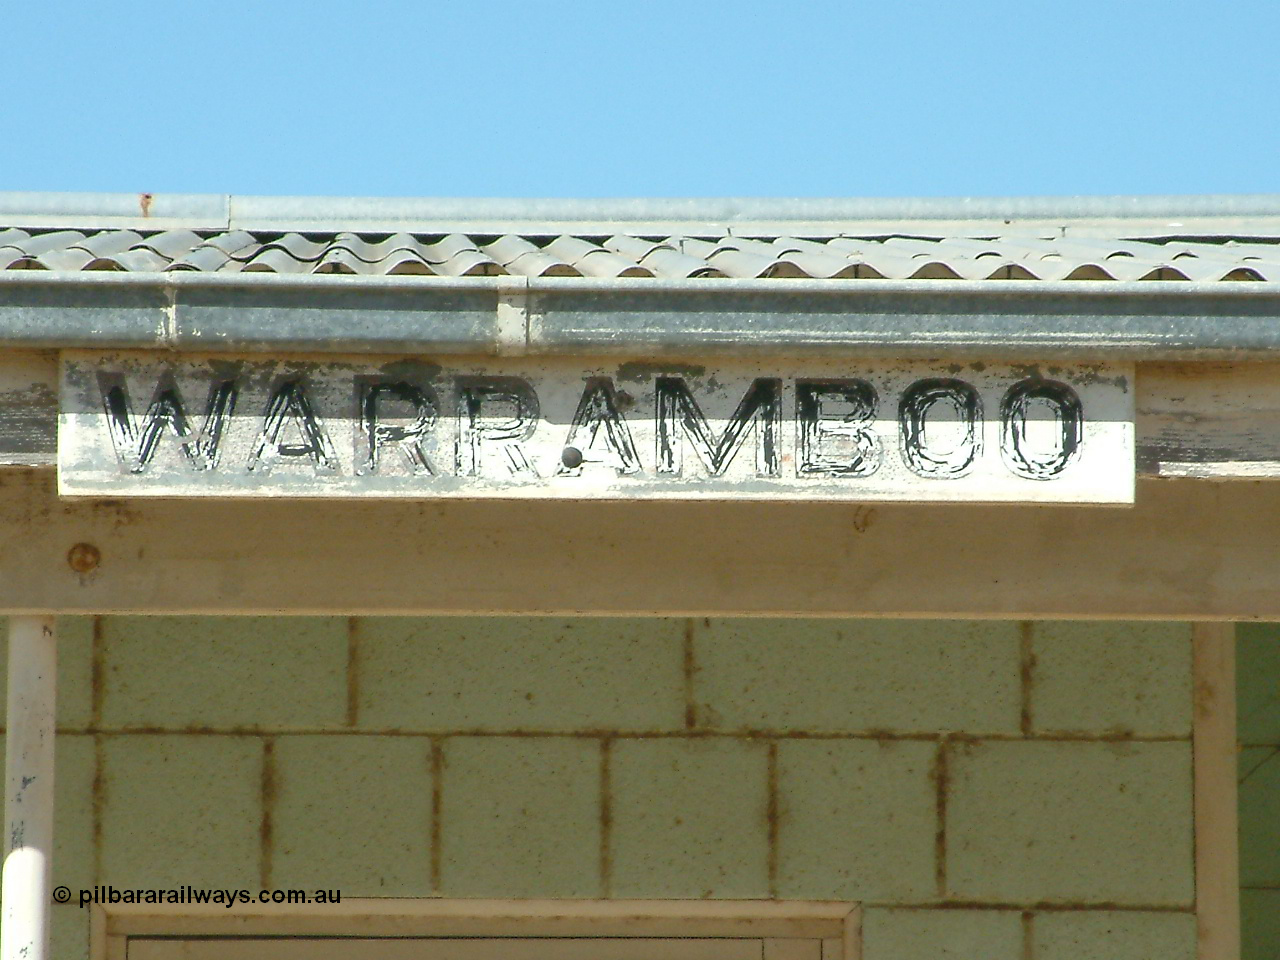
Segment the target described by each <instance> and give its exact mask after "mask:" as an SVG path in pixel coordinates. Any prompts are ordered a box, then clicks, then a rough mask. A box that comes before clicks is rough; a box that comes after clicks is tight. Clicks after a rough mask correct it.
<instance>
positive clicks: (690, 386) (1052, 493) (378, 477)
mask: <svg viewBox="0 0 1280 960" xmlns="http://www.w3.org/2000/svg"><path fill="white" fill-rule="evenodd" d="M1132 383H1133V371H1132V369H1131V368H1123V367H1098V366H1084V365H1082V366H1076V367H1057V366H1055V367H1052V368H1039V367H1033V366H1027V365H1026V364H1017V365H1014V364H1005V365H1001V364H998V363H985V364H983V363H975V364H970V365H966V366H963V367H962V366H959V365H957V364H954V363H948V364H942V363H927V362H901V363H896V362H885V361H869V362H866V363H850V362H847V361H823V360H818V361H812V360H804V361H800V360H794V361H777V362H769V361H755V360H741V361H732V360H730V361H723V362H717V363H715V364H714V365H710V364H708V365H690V364H688V363H677V362H673V363H670V364H664V363H662V362H660V361H658V362H655V361H645V362H643V363H640V362H629V363H627V362H623V363H619V362H617V361H609V360H600V361H598V362H591V361H587V362H583V361H580V360H577V359H574V360H567V359H566V360H562V359H554V360H553V359H548V360H540V361H534V360H520V361H514V360H513V361H497V360H490V359H476V360H465V359H462V360H460V359H452V358H451V359H449V360H448V361H444V360H441V361H440V362H436V361H433V360H426V359H422V360H388V361H385V362H378V361H366V360H352V361H346V360H342V361H333V360H327V359H305V360H304V359H292V358H271V359H263V358H244V359H240V360H234V359H227V358H225V357H217V358H212V357H211V358H197V357H182V358H176V359H175V358H164V357H158V356H157V355H156V354H154V353H132V354H131V353H112V354H96V353H95V354H89V353H80V352H69V353H66V354H64V355H63V358H62V373H61V399H60V405H61V406H60V410H61V415H60V418H59V433H58V477H59V485H60V490H61V492H62V493H63V494H65V495H69V496H110V497H120V496H160V497H198V496H213V497H244V496H249V497H294V496H296V497H358V496H375V497H419V498H431V497H464V498H467V497H517V498H590V499H600V498H605V499H644V498H685V499H742V498H754V499H806V500H807V499H818V500H855V501H870V500H915V501H932V500H955V501H970V502H972V501H993V502H1008V501H1042V502H1075V503H1088V502H1093V503H1131V502H1132V501H1133V489H1134V425H1133V421H1134V399H1133V389H1132Z"/></svg>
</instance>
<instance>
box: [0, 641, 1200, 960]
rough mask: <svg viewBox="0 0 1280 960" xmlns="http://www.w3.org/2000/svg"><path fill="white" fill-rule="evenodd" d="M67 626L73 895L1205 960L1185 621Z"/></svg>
mask: <svg viewBox="0 0 1280 960" xmlns="http://www.w3.org/2000/svg"><path fill="white" fill-rule="evenodd" d="M61 630H62V646H61V661H60V666H59V670H60V674H61V681H62V696H61V700H60V703H59V718H60V727H61V732H60V736H59V743H58V747H59V751H60V753H59V767H58V777H59V781H58V797H59V800H58V810H57V817H58V849H57V852H56V853H57V863H56V868H55V882H57V883H65V884H66V885H67V886H69V887H71V888H72V889H78V888H80V887H88V886H90V885H92V884H94V883H99V884H114V885H116V886H118V887H124V886H128V887H167V886H177V885H185V884H191V885H194V886H211V887H233V888H239V887H245V888H249V889H253V890H256V889H258V888H260V887H275V888H282V887H296V888H310V889H314V888H324V889H335V888H336V889H340V890H341V891H342V893H343V895H344V896H347V897H355V896H397V897H402V896H454V897H690V898H699V897H718V898H725V897H732V898H769V897H778V898H816V899H849V900H859V901H862V902H863V903H864V904H865V905H866V914H865V916H866V921H865V946H866V958H867V960H943V958H966V960H967V958H981V960H1057V958H1068V957H1070V958H1098V960H1146V958H1149V957H1160V958H1161V960H1190V958H1192V957H1194V955H1195V923H1194V916H1193V914H1192V912H1191V911H1192V902H1193V897H1194V892H1193V888H1194V877H1193V864H1192V809H1191V802H1192V783H1191V750H1190V728H1191V708H1190V701H1191V657H1190V630H1189V628H1188V627H1187V626H1185V625H1179V624H1121V623H1089V624H1085V623H1075V624H1068V623H1037V624H1019V623H1014V622H1009V623H999V622H983V623H976V622H972V623H971V622H959V621H936V622H929V621H837V620H823V621H818V620H760V619H725V620H711V621H706V620H683V619H607V620H606V619H569V620H565V619H559V620H557V619H541V618H528V619H463V618H438V619H437V618H432V619H425V618H415V619H395V618H385V619H383V618H379V619H344V618H235V619H205V618H185V617H152V618H141V617H139V618H133V617H108V618H99V619H96V620H95V619H74V618H69V619H66V620H64V621H63V622H62V624H61ZM0 662H2V661H0ZM55 918H56V924H55V932H56V939H57V951H56V955H57V956H59V957H67V958H71V960H75V958H79V957H83V956H84V955H85V943H86V937H87V926H86V920H87V917H86V916H85V914H84V913H83V912H82V911H80V910H79V909H78V908H77V907H76V906H74V905H68V906H65V907H57V908H55Z"/></svg>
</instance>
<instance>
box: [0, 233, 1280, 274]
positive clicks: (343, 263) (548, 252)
mask: <svg viewBox="0 0 1280 960" xmlns="http://www.w3.org/2000/svg"><path fill="white" fill-rule="evenodd" d="M0 270H52V271H84V270H111V271H126V272H131V273H158V272H168V271H200V272H216V273H241V272H243V273H273V274H349V275H362V276H384V275H420V276H423V277H431V276H444V277H466V276H494V275H501V274H509V275H513V276H528V277H559V276H564V277H579V276H581V277H605V278H610V277H662V278H671V279H677V278H678V279H687V278H703V277H706V278H714V277H737V278H769V277H779V278H787V277H810V278H815V279H859V278H870V279H889V280H908V279H910V280H928V279H951V280H955V279H960V280H1191V281H1219V280H1252V281H1259V280H1261V281H1277V280H1280V243H1276V242H1265V241H1261V240H1258V239H1237V238H1229V237H1228V238H1205V239H1185V238H1178V239H1163V240H1156V239H1129V238H1126V237H1123V236H1117V237H1115V238H1114V239H1107V238H1100V237H1093V238H1088V239H1080V238H1073V237H1062V236H1038V235H1034V234H1030V233H1011V234H1010V235H1004V236H970V235H965V234H959V233H957V234H956V235H951V236H919V235H915V234H913V233H910V232H906V231H904V232H902V233H900V234H895V235H876V236H858V235H844V236H834V237H826V238H817V239H814V238H807V237H793V236H774V237H740V236H723V235H719V236H717V235H711V236H705V235H704V236H660V237H653V236H632V235H628V234H626V233H616V234H614V235H612V236H607V237H598V236H575V235H568V234H541V233H534V232H526V233H523V234H506V235H503V236H497V237H494V236H479V235H475V234H463V233H449V234H444V235H435V234H411V233H395V234H391V235H389V236H388V235H385V234H368V233H364V234H361V233H355V232H334V233H327V234H317V233H307V234H302V233H293V232H289V233H276V232H263V231H247V230H228V231H194V230H165V231H160V232H147V231H139V230H127V229H107V230H97V231H90V230H49V231H40V230H28V229H21V228H16V227H11V228H7V229H3V228H0Z"/></svg>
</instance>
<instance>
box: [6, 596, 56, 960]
mask: <svg viewBox="0 0 1280 960" xmlns="http://www.w3.org/2000/svg"><path fill="white" fill-rule="evenodd" d="M57 662H58V655H57V639H56V634H55V631H54V618H53V617H49V616H39V617H30V616H19V617H12V618H10V620H9V703H8V710H7V716H6V721H5V722H6V727H5V802H4V840H5V842H4V878H3V889H2V891H0V900H2V901H3V915H2V916H0V960H48V958H49V955H50V954H49V910H50V905H51V903H52V899H51V898H52V886H51V877H52V876H53V873H52V861H53V753H54V747H53V744H54V705H55V696H56V673H57Z"/></svg>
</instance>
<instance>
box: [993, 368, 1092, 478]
mask: <svg viewBox="0 0 1280 960" xmlns="http://www.w3.org/2000/svg"><path fill="white" fill-rule="evenodd" d="M1035 401H1040V402H1042V403H1044V404H1047V405H1048V406H1049V407H1051V408H1052V409H1053V412H1054V415H1055V419H1056V420H1057V422H1058V426H1059V429H1060V437H1059V440H1058V443H1057V448H1056V449H1055V450H1053V451H1052V452H1050V453H1039V452H1037V451H1034V450H1031V449H1030V445H1029V444H1028V442H1027V408H1028V407H1029V406H1030V405H1031V404H1032V403H1033V402H1035ZM1083 441H1084V408H1083V406H1081V404H1080V397H1079V395H1078V394H1077V393H1076V392H1075V391H1074V390H1072V389H1071V387H1069V386H1067V384H1065V383H1059V382H1058V381H1057V380H1020V381H1019V382H1017V383H1015V384H1014V385H1013V386H1012V387H1010V388H1009V391H1008V393H1006V394H1005V395H1004V399H1003V400H1001V401H1000V456H1001V458H1002V459H1003V460H1004V463H1005V466H1006V467H1008V468H1009V470H1010V471H1012V472H1013V473H1015V474H1017V475H1018V476H1019V477H1024V478H1026V479H1027V480H1052V479H1053V478H1054V477H1056V476H1058V474H1060V473H1062V471H1063V470H1065V469H1066V468H1067V466H1068V464H1070V463H1071V461H1072V460H1074V459H1076V457H1078V456H1079V455H1080V447H1081V445H1082V443H1083Z"/></svg>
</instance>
